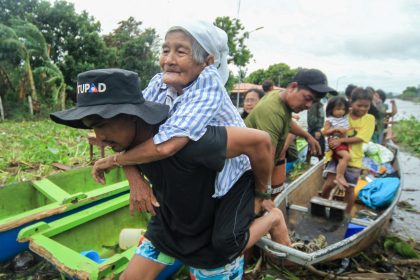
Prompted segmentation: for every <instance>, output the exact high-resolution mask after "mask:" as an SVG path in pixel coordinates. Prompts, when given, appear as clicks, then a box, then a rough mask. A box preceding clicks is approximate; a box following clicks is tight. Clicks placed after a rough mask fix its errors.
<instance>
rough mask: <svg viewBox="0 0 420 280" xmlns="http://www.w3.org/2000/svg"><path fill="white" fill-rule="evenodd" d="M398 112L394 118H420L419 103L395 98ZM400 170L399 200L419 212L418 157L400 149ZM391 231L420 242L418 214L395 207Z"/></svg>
mask: <svg viewBox="0 0 420 280" xmlns="http://www.w3.org/2000/svg"><path fill="white" fill-rule="evenodd" d="M396 105H397V110H398V113H397V115H396V116H395V120H402V119H409V118H411V117H414V118H416V119H417V120H420V104H418V103H413V102H410V101H404V100H399V99H396ZM400 159H401V163H402V171H403V175H404V181H403V192H402V194H401V197H400V201H406V202H408V203H410V204H411V205H413V206H414V207H415V208H416V209H417V211H419V213H420V172H419V171H418V170H420V158H418V157H415V156H413V155H410V154H409V153H407V152H404V151H402V152H401V154H400ZM390 230H391V232H394V233H398V234H399V235H401V236H404V237H407V238H413V239H415V240H416V241H417V242H420V214H417V213H413V212H408V211H404V210H403V209H401V208H398V207H397V208H396V209H395V211H394V215H393V220H392V223H391V227H390Z"/></svg>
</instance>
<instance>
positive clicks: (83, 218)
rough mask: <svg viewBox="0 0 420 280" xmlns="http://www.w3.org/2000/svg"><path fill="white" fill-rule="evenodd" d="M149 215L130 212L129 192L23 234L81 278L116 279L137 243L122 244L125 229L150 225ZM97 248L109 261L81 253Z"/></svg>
mask: <svg viewBox="0 0 420 280" xmlns="http://www.w3.org/2000/svg"><path fill="white" fill-rule="evenodd" d="M148 220H149V215H147V214H137V215H134V216H132V215H130V212H129V194H124V195H122V196H119V197H117V198H114V199H111V200H108V201H106V202H103V203H101V204H98V205H95V206H93V207H90V208H88V209H85V210H83V211H80V212H77V213H75V214H73V215H70V216H67V217H65V218H62V219H59V220H56V221H54V222H51V223H48V224H47V223H45V222H40V223H37V224H34V225H32V226H29V227H27V228H25V229H23V230H21V231H20V233H19V237H18V238H19V240H23V241H25V240H29V243H30V245H29V248H30V249H31V250H32V251H33V252H35V253H36V254H38V255H40V256H41V257H43V258H45V259H46V260H47V261H49V262H50V263H52V264H54V265H55V266H56V267H57V269H58V270H60V271H61V272H63V273H64V274H66V275H67V276H70V277H73V278H77V279H115V278H117V277H118V275H119V274H120V273H121V272H122V271H124V269H125V268H126V267H127V265H128V262H129V260H130V259H131V258H132V256H133V254H134V251H135V247H136V246H135V245H133V246H132V247H131V248H129V249H127V250H124V251H122V250H120V249H119V247H118V239H119V234H120V232H121V230H122V229H124V228H146V227H147V222H148ZM89 250H94V251H96V252H97V253H99V255H100V257H101V258H105V259H106V260H105V261H104V262H102V263H97V262H95V261H93V260H91V259H89V258H87V257H86V256H83V255H82V254H81V252H83V251H89Z"/></svg>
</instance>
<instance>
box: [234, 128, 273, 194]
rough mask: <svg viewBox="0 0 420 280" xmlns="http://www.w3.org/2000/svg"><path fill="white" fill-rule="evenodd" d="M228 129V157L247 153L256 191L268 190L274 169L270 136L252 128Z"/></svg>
mask: <svg viewBox="0 0 420 280" xmlns="http://www.w3.org/2000/svg"><path fill="white" fill-rule="evenodd" d="M226 130H227V137H228V141H227V151H226V153H227V154H226V157H227V158H233V157H236V156H239V155H241V154H245V155H247V156H248V157H249V160H250V162H251V167H252V170H253V171H254V176H255V184H256V186H255V188H256V191H259V192H266V190H267V187H268V185H271V171H272V170H273V158H272V153H271V140H270V136H269V135H268V133H266V132H264V131H261V130H257V129H252V128H242V127H226Z"/></svg>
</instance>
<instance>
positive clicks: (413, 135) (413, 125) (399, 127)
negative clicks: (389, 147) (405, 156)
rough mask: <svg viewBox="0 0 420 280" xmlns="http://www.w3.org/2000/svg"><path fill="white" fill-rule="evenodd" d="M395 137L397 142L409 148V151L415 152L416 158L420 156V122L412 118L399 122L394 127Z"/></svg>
mask: <svg viewBox="0 0 420 280" xmlns="http://www.w3.org/2000/svg"><path fill="white" fill-rule="evenodd" d="M392 130H393V132H394V135H395V140H396V141H397V142H398V143H399V144H400V145H402V146H403V147H405V148H407V149H408V150H409V151H412V152H414V154H415V155H416V156H420V121H419V120H417V119H415V118H414V117H411V118H410V119H408V120H401V121H398V123H397V124H395V125H394V126H393V127H392Z"/></svg>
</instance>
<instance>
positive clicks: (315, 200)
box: [311, 196, 347, 211]
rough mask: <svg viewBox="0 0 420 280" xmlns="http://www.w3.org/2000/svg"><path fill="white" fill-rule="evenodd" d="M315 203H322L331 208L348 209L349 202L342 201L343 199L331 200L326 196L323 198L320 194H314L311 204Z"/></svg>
mask: <svg viewBox="0 0 420 280" xmlns="http://www.w3.org/2000/svg"><path fill="white" fill-rule="evenodd" d="M313 204H317V205H322V206H325V207H330V208H335V209H339V210H343V211H344V210H346V207H347V203H344V202H341V201H337V200H329V199H326V198H322V197H319V196H314V197H312V198H311V205H313Z"/></svg>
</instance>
